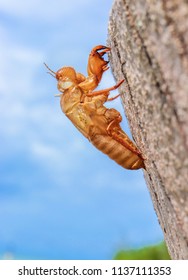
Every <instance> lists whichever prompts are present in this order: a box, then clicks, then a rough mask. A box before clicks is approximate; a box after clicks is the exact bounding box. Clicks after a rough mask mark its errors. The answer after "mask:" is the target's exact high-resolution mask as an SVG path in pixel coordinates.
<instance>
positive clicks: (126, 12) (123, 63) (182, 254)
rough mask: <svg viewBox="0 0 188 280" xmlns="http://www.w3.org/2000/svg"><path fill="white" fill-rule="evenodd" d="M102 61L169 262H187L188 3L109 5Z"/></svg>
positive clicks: (156, 0)
mask: <svg viewBox="0 0 188 280" xmlns="http://www.w3.org/2000/svg"><path fill="white" fill-rule="evenodd" d="M108 46H110V47H111V54H110V57H109V59H110V63H111V67H112V71H113V74H114V76H115V78H116V80H118V81H120V80H121V79H123V78H124V79H125V81H126V85H124V86H122V87H121V93H122V102H123V105H124V108H125V111H126V115H127V118H128V120H129V124H130V128H131V131H132V135H133V138H134V140H135V142H136V143H137V146H138V147H139V149H140V150H141V152H142V153H143V156H144V158H145V159H146V160H145V164H146V171H144V174H145V179H146V182H147V184H148V188H149V190H150V194H151V197H152V200H153V204H154V208H155V210H156V213H157V216H158V219H159V223H160V225H161V228H162V230H163V232H164V237H165V240H166V243H167V246H168V249H169V253H170V255H171V257H172V259H188V2H187V1H186V0H185V1H183V0H166V1H165V0H153V1H149V0H141V1H136V0H115V2H114V4H113V8H112V11H111V15H110V21H109V38H108Z"/></svg>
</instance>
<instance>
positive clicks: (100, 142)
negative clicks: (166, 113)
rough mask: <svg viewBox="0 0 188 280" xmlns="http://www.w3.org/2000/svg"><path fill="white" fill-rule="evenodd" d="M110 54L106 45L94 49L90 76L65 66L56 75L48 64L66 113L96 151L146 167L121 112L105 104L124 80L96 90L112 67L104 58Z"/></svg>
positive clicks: (132, 166) (125, 164) (129, 164)
mask: <svg viewBox="0 0 188 280" xmlns="http://www.w3.org/2000/svg"><path fill="white" fill-rule="evenodd" d="M108 51H110V48H108V47H106V46H102V45H99V46H96V47H95V48H93V49H92V51H91V53H90V55H89V59H88V67H87V72H88V76H87V77H85V76H84V75H82V74H81V73H78V72H76V71H75V70H74V68H72V67H63V68H61V69H60V70H58V71H57V72H54V71H52V70H51V69H50V68H49V67H48V66H47V65H46V64H45V65H46V67H47V68H48V70H49V71H50V74H52V75H53V76H54V77H55V78H56V79H57V81H58V85H57V87H58V89H59V91H60V92H61V94H59V95H58V96H60V104H61V108H62V111H63V112H64V113H65V115H66V116H67V117H68V118H69V119H70V120H71V122H72V123H73V124H74V125H75V126H76V127H77V129H78V130H79V131H80V132H81V133H82V134H83V135H84V136H85V137H86V138H88V140H89V141H90V142H91V143H92V144H93V145H94V146H95V147H96V148H98V149H99V150H100V151H102V152H103V153H105V154H107V155H108V156H109V157H110V158H111V159H113V160H115V161H116V162H117V163H118V164H119V165H121V166H122V167H124V168H126V169H139V168H145V165H144V160H143V157H142V155H141V153H140V151H139V150H138V148H137V147H136V145H135V144H134V143H133V142H132V141H131V140H130V139H129V138H128V136H127V135H126V133H125V132H124V131H123V130H122V129H121V127H120V122H121V120H122V117H121V115H120V113H119V112H118V111H117V110H115V109H108V108H106V107H105V106H104V103H105V102H107V101H111V100H114V99H115V98H117V97H118V96H119V95H117V96H115V97H112V98H108V96H109V94H110V91H112V90H115V89H117V88H118V87H119V86H120V85H121V84H122V83H123V81H124V80H122V81H120V82H119V83H117V84H116V85H115V86H113V87H110V88H107V89H104V90H99V91H93V90H94V89H95V88H96V87H97V86H98V84H99V82H100V81H101V78H102V75H103V73H104V71H106V70H107V69H108V68H109V67H108V61H105V60H104V58H103V56H104V54H106V53H107V52H108Z"/></svg>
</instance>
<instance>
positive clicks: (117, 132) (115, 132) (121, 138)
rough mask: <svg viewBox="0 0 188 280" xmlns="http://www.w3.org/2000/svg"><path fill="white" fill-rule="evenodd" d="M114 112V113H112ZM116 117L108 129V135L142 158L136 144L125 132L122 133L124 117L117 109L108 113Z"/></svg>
mask: <svg viewBox="0 0 188 280" xmlns="http://www.w3.org/2000/svg"><path fill="white" fill-rule="evenodd" d="M112 110H113V111H112ZM106 113H111V114H112V116H113V115H114V119H113V120H112V121H111V122H110V123H109V125H108V127H107V133H108V134H109V135H110V136H111V137H112V138H113V139H114V140H116V141H118V142H119V143H120V144H122V145H123V146H124V147H125V148H127V149H128V150H130V151H131V152H133V153H135V154H137V155H138V156H140V157H142V156H141V152H140V151H139V150H138V149H137V147H136V146H135V145H134V143H133V142H132V141H131V140H130V139H129V137H128V136H127V135H126V133H125V132H123V131H122V129H121V127H120V125H119V124H120V122H121V121H122V117H121V115H120V113H119V112H118V111H116V110H115V109H109V110H108V112H106Z"/></svg>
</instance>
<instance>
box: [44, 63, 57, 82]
mask: <svg viewBox="0 0 188 280" xmlns="http://www.w3.org/2000/svg"><path fill="white" fill-rule="evenodd" d="M44 65H45V66H46V68H47V69H48V70H49V72H47V73H48V74H50V75H51V76H52V77H54V78H56V72H54V71H53V70H52V69H50V67H49V66H48V65H47V64H46V63H45V62H44Z"/></svg>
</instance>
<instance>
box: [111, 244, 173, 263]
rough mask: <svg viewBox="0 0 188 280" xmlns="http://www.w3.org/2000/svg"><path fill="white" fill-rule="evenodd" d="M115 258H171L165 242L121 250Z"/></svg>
mask: <svg viewBox="0 0 188 280" xmlns="http://www.w3.org/2000/svg"><path fill="white" fill-rule="evenodd" d="M114 260H170V256H169V254H168V251H167V247H166V245H165V243H164V242H161V243H159V244H157V245H154V246H147V247H144V248H141V249H138V250H127V251H126V250H121V251H119V252H118V253H117V254H116V255H115V257H114Z"/></svg>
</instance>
